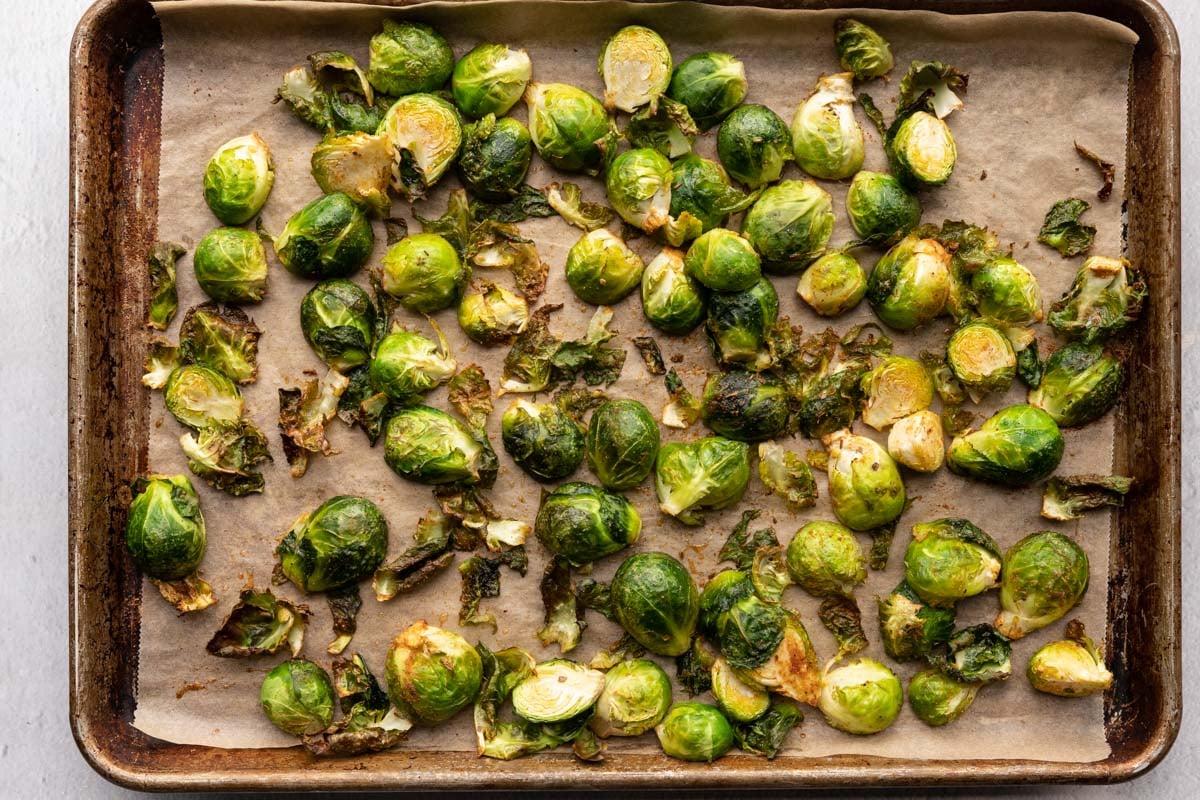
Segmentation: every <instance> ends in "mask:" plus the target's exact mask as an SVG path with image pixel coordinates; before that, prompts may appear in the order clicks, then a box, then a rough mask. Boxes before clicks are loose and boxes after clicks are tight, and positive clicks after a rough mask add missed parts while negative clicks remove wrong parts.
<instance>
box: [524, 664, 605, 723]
mask: <svg viewBox="0 0 1200 800" xmlns="http://www.w3.org/2000/svg"><path fill="white" fill-rule="evenodd" d="M603 691H604V673H603V672H600V671H599V670H595V669H591V668H589V667H585V666H584V665H582V664H577V663H575V662H574V661H568V660H567V659H565V658H555V659H551V660H550V661H543V662H542V663H540V664H538V665H537V666H535V667H534V668H533V674H531V675H530V676H529V677H527V678H526V679H525V680H523V681H521V682H520V683H518V684H517V685H516V686H515V687H513V692H512V702H513V711H515V712H517V716H519V717H521V718H522V719H527V720H529V721H530V722H563V721H565V720H568V719H571V718H572V717H577V716H579V715H580V714H582V713H583V712H584V711H587V710H588V709H590V708H591V707H592V706H593V705H595V704H596V701H597V700H598V699H599V698H600V693H601V692H603Z"/></svg>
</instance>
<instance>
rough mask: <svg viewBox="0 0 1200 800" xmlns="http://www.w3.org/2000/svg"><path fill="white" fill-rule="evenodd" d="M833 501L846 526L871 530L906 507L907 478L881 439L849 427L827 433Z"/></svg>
mask: <svg viewBox="0 0 1200 800" xmlns="http://www.w3.org/2000/svg"><path fill="white" fill-rule="evenodd" d="M824 441H825V447H826V449H827V450H828V452H829V501H830V504H831V505H832V506H833V513H834V514H835V515H837V518H838V519H839V520H841V522H842V524H843V525H845V526H846V527H848V528H850V529H852V530H856V531H868V530H871V529H872V528H878V527H879V526H880V525H886V524H887V523H889V522H891V521H892V520H894V519H896V518H897V517H899V516H900V514H901V513H902V512H903V511H904V504H905V492H904V482H903V481H902V480H901V479H900V471H899V470H898V469H896V462H894V461H892V457H891V456H889V455H888V454H887V451H886V450H884V449H883V448H882V447H881V446H880V445H879V444H878V443H877V442H875V441H874V440H873V439H868V438H867V437H865V436H857V435H855V434H853V433H851V432H850V431H848V430H842V431H835V432H834V433H831V434H830V435H829V436H826V437H825V439H824Z"/></svg>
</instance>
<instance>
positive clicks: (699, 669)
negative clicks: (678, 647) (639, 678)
mask: <svg viewBox="0 0 1200 800" xmlns="http://www.w3.org/2000/svg"><path fill="white" fill-rule="evenodd" d="M625 635H626V636H627V637H629V638H631V639H632V638H633V637H630V636H629V634H625ZM638 647H641V645H638ZM641 652H642V653H644V652H646V651H645V648H642V649H641ZM716 658H717V654H716V652H715V651H714V650H713V648H712V646H711V645H710V644H708V642H706V641H704V640H703V639H701V638H700V637H697V638H695V639H693V640H692V646H691V647H689V648H688V649H687V650H686V651H685V652H684V653H683V654H682V655H679V656H676V657H675V677H676V679H677V680H678V681H679V685H680V686H682V687H683V690H684V691H685V692H687V694H688V697H695V696H696V695H698V694H704V693H705V692H707V691H709V690H710V689H712V665H713V663H714V662H715V661H716Z"/></svg>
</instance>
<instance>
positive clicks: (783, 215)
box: [742, 181, 834, 275]
mask: <svg viewBox="0 0 1200 800" xmlns="http://www.w3.org/2000/svg"><path fill="white" fill-rule="evenodd" d="M833 220H834V217H833V198H832V197H831V196H830V194H829V192H827V191H825V190H824V189H822V188H821V187H820V186H818V185H817V184H816V183H814V182H813V181H781V182H780V183H777V184H776V185H774V186H772V187H770V188H768V189H766V190H765V191H763V193H762V194H761V195H759V198H758V201H757V202H756V203H755V204H754V205H753V206H751V207H750V210H749V211H747V212H746V217H745V219H744V220H742V235H743V236H745V237H746V239H747V240H749V242H750V244H751V245H753V247H754V249H755V250H757V251H758V252H759V253H760V254H761V255H762V261H763V270H764V271H765V272H769V273H772V274H774V275H792V274H794V273H796V272H799V271H800V270H802V269H804V268H805V267H807V266H808V265H809V264H811V263H812V262H813V261H815V260H816V259H817V258H819V257H820V256H821V255H822V254H823V253H824V252H825V247H826V246H827V245H828V244H829V237H830V235H831V234H832V233H833Z"/></svg>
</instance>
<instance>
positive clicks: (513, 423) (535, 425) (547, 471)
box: [500, 400, 585, 481]
mask: <svg viewBox="0 0 1200 800" xmlns="http://www.w3.org/2000/svg"><path fill="white" fill-rule="evenodd" d="M500 431H501V438H502V440H503V442H504V449H505V451H506V452H507V453H508V454H509V456H511V457H512V460H513V461H515V462H516V463H517V466H519V467H520V468H521V469H523V470H525V471H526V472H528V473H529V474H530V475H532V476H533V477H534V478H537V479H538V480H540V481H557V480H561V479H562V478H565V477H567V476H568V475H570V474H571V473H572V472H574V471H575V470H576V469H578V468H579V464H580V463H581V462H582V461H583V455H584V447H585V445H584V435H583V429H582V428H581V427H580V425H579V423H578V422H576V421H575V420H574V419H573V418H572V417H571V416H570V415H568V414H567V413H566V412H565V411H563V410H562V408H560V407H559V406H558V405H557V404H554V403H531V402H529V401H528V400H517V401H515V402H514V403H513V404H512V405H511V406H509V407H508V410H507V411H505V412H504V416H503V417H501V419H500Z"/></svg>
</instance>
